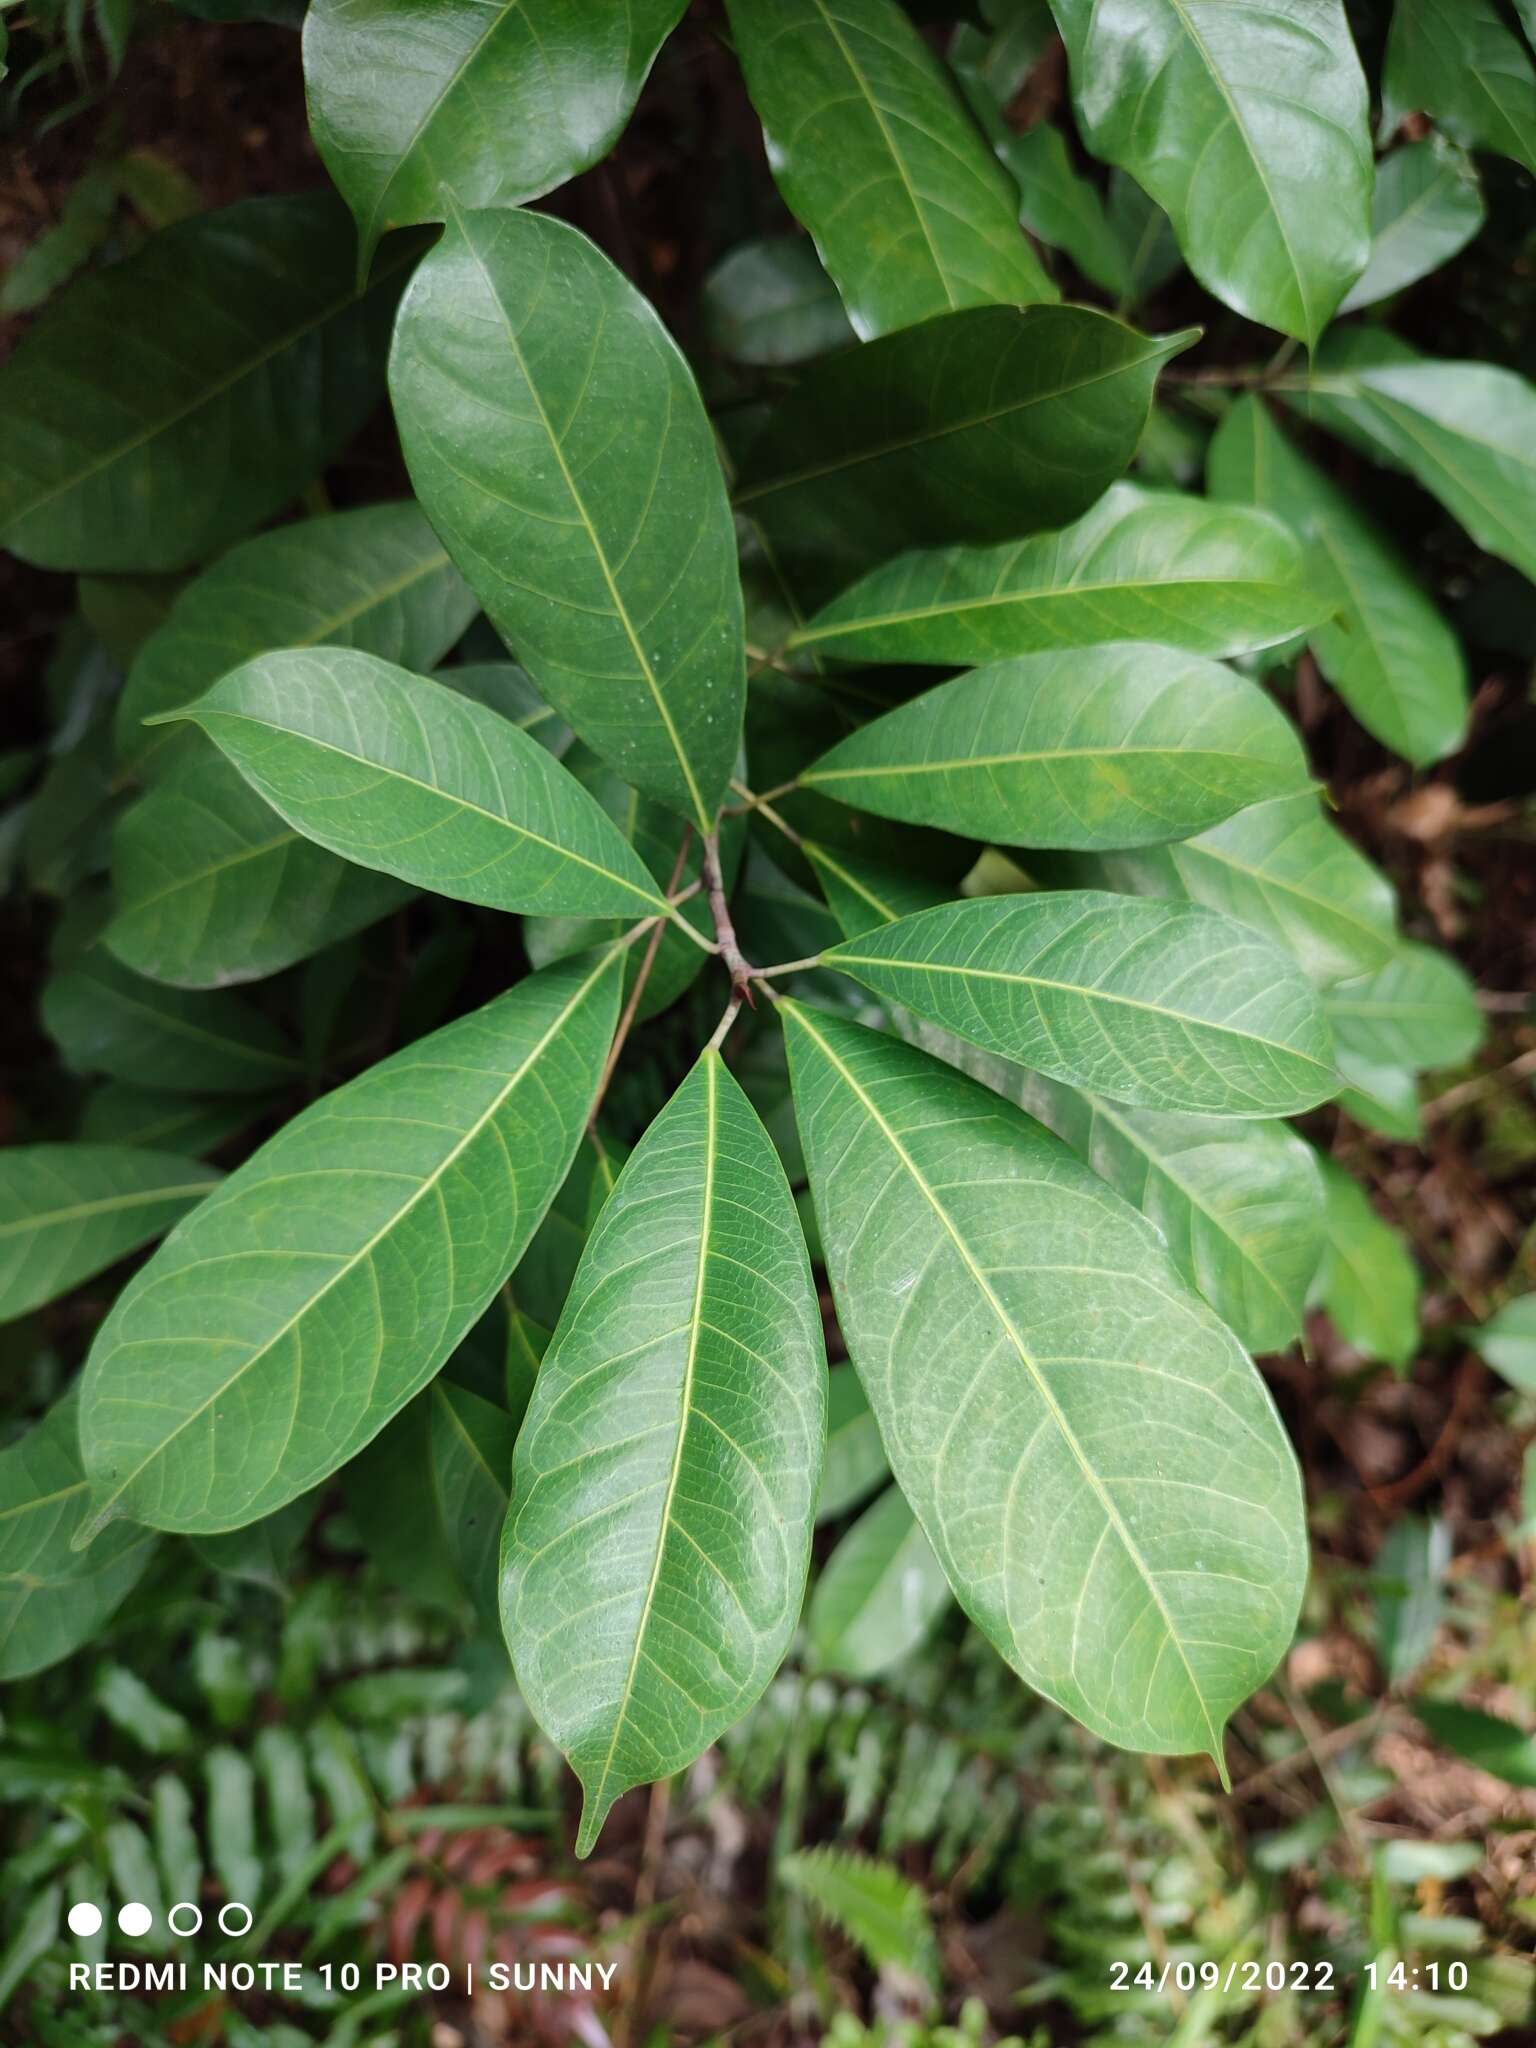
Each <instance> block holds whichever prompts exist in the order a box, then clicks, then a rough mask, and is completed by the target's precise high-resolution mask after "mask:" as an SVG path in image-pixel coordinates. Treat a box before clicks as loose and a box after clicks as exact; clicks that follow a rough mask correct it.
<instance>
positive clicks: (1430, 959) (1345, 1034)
mask: <svg viewBox="0 0 1536 2048" xmlns="http://www.w3.org/2000/svg"><path fill="white" fill-rule="evenodd" d="M1324 1008H1325V1009H1326V1010H1327V1013H1328V1021H1329V1023H1330V1024H1331V1025H1332V1027H1333V1035H1334V1038H1335V1041H1336V1042H1337V1045H1338V1048H1339V1051H1340V1052H1341V1053H1347V1054H1350V1055H1352V1056H1353V1057H1354V1058H1356V1059H1358V1060H1363V1061H1365V1062H1366V1063H1367V1064H1369V1065H1371V1066H1376V1067H1406V1068H1408V1069H1409V1070H1410V1071H1412V1072H1414V1073H1427V1072H1432V1071H1433V1070H1434V1069H1436V1068H1438V1067H1454V1066H1459V1065H1460V1064H1461V1062H1462V1061H1463V1060H1468V1059H1470V1058H1471V1057H1472V1055H1473V1053H1475V1052H1476V1051H1477V1049H1478V1047H1479V1046H1480V1045H1481V1044H1482V1042H1483V1040H1484V1038H1485V1037H1486V1036H1487V1024H1486V1021H1485V1019H1484V1017H1483V1013H1482V1011H1481V1009H1479V1007H1478V1001H1477V990H1476V989H1475V988H1474V987H1473V985H1472V983H1471V982H1470V981H1469V980H1468V978H1467V975H1466V972H1465V970H1464V969H1463V968H1461V967H1460V966H1458V964H1457V963H1456V961H1454V960H1453V959H1451V958H1450V956H1449V955H1448V954H1445V953H1440V952H1437V951H1436V950H1435V949H1434V947H1432V946H1419V945H1415V944H1414V943H1413V941H1412V940H1409V939H1404V940H1401V941H1400V942H1399V944H1398V946H1397V947H1396V949H1395V951H1394V953H1393V956H1392V958H1391V959H1389V960H1388V961H1387V962H1386V963H1385V964H1384V965H1383V966H1381V967H1378V968H1377V969H1376V971H1375V972H1374V973H1373V974H1367V975H1362V976H1360V977H1359V978H1358V979H1356V980H1351V981H1341V982H1338V983H1337V984H1336V985H1335V986H1334V987H1333V988H1331V989H1330V990H1329V991H1328V994H1327V996H1326V997H1325V998H1324Z"/></svg>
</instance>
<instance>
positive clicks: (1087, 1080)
mask: <svg viewBox="0 0 1536 2048" xmlns="http://www.w3.org/2000/svg"><path fill="white" fill-rule="evenodd" d="M826 962H827V965H828V966H829V967H837V968H840V969H842V971H843V972H844V973H847V974H852V975H853V976H855V978H856V979H857V980H859V981H862V982H864V983H865V984H866V986H868V987H869V988H872V989H873V990H874V991H875V993H876V994H877V995H880V996H883V997H885V998H887V999H888V1000H889V1001H891V1002H897V1003H902V1004H904V1005H905V1006H906V1007H907V1008H908V1009H911V1010H915V1011H916V1012H917V1014H918V1015H919V1016H920V1017H927V1018H929V1019H931V1020H932V1022H933V1023H935V1024H939V1025H942V1026H943V1028H944V1029H945V1030H946V1031H956V1032H958V1033H959V1034H960V1035H961V1037H963V1038H968V1039H970V1040H971V1042H972V1044H974V1045H979V1046H980V1047H981V1048H982V1050H983V1051H984V1052H993V1053H997V1054H999V1055H1000V1056H1001V1057H1002V1058H1003V1059H1008V1060H1016V1061H1018V1062H1019V1063H1020V1064H1021V1065H1023V1066H1027V1067H1033V1068H1034V1069H1035V1070H1036V1071H1037V1072H1039V1073H1042V1074H1049V1075H1050V1076H1051V1077H1052V1078H1053V1079H1054V1080H1058V1081H1066V1082H1068V1083H1069V1084H1070V1085H1071V1086H1073V1087H1078V1088H1086V1089H1088V1090H1090V1091H1091V1092H1092V1093H1094V1094H1099V1095H1107V1096H1109V1097H1110V1099H1111V1100H1112V1101H1117V1102H1132V1103H1139V1104H1141V1105H1142V1106H1143V1107H1145V1108H1148V1109H1176V1110H1189V1111H1193V1112H1195V1113H1197V1114H1201V1115H1209V1116H1239V1117H1271V1116H1285V1115H1290V1114H1294V1113H1296V1112H1299V1111H1301V1110H1303V1109H1310V1108H1312V1107H1313V1106H1314V1105H1315V1104H1317V1103H1319V1102H1323V1101H1326V1100H1327V1098H1328V1097H1329V1096H1330V1095H1332V1094H1333V1093H1334V1091H1335V1089H1336V1087H1337V1085H1338V1083H1337V1076H1336V1075H1335V1073H1334V1069H1333V1062H1332V1059H1331V1056H1330V1053H1331V1048H1330V1044H1329V1038H1328V1027H1327V1024H1326V1023H1325V1022H1324V1019H1323V1015H1322V1011H1321V1010H1320V1008H1319V1007H1318V1001H1317V997H1316V994H1315V993H1314V991H1313V989H1312V987H1311V985H1310V983H1308V982H1307V981H1305V980H1304V979H1303V978H1302V976H1301V974H1300V973H1299V972H1298V970H1297V969H1296V968H1295V966H1294V965H1293V964H1292V963H1291V961H1289V960H1288V959H1287V958H1286V957H1285V955H1284V954H1283V953H1281V952H1279V951H1278V950H1277V948H1275V947H1274V946H1272V945H1270V944H1269V942H1268V941H1267V940H1264V939H1261V938H1259V937H1258V936H1257V935H1256V934H1254V933H1252V932H1250V931H1248V930H1247V929H1246V928H1245V927H1244V926H1242V925H1238V924H1234V923H1233V922H1232V920H1231V919H1230V918H1225V917H1221V916H1219V915H1218V914H1217V913H1216V912H1215V911H1211V910H1203V909H1197V908H1196V907H1195V906H1194V905H1193V904H1173V903H1148V902H1138V901H1136V900H1135V899H1134V898H1131V897H1125V896H1111V895H1108V894H1106V893H1104V892H1102V891H1100V890H1096V889H1073V890H1067V891H1063V892H1060V893H1052V892H1044V893H1041V894H1038V895H1025V896H994V897H986V898H982V899H980V900H976V901H971V902H965V903H946V904H942V905H941V906H940V907H939V908H938V909H937V910H925V911H922V912H920V913H919V914H918V915H917V916H916V917H907V918H903V919H902V920H901V922H900V923H899V924H892V925H884V926H882V927H881V928H880V929H879V930H877V931H871V932H866V933H865V934H864V936H863V937H862V938H859V939H852V940H848V941H846V942H845V943H844V944H843V945H841V946H834V947H832V948H831V949H830V951H829V952H828V953H827V955H826Z"/></svg>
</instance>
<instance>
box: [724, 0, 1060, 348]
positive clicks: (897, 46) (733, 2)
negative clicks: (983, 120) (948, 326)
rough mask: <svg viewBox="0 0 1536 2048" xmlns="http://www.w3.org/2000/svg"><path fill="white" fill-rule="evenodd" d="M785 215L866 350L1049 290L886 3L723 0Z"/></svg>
mask: <svg viewBox="0 0 1536 2048" xmlns="http://www.w3.org/2000/svg"><path fill="white" fill-rule="evenodd" d="M727 12H728V13H729V16H730V22H731V28H732V30H733V31H734V33H735V38H736V53H737V55H738V57H739V58H740V60H741V65H742V69H743V70H744V71H745V73H746V76H747V89H748V91H749V92H750V93H751V95H752V103H753V105H754V106H755V107H756V108H757V111H758V113H759V114H760V115H761V117H762V122H763V128H764V131H765V134H766V137H767V142H768V160H769V163H770V164H771V165H772V167H773V174H774V177H775V178H776V179H777V181H778V185H779V189H780V191H781V192H782V193H783V194H784V198H785V200H786V202H787V203H788V205H789V209H790V211H791V212H792V213H793V214H795V215H796V216H797V218H798V219H800V220H802V221H803V222H804V223H805V225H806V226H807V227H808V228H809V229H810V231H811V233H812V235H813V236H814V237H815V240H816V246H817V249H818V250H819V251H820V254H821V260H822V262H823V263H824V264H825V265H826V267H827V270H828V271H829V272H830V273H831V276H832V278H833V280H834V282H835V283H836V285H837V288H838V290H839V291H840V292H841V294H842V298H843V304H844V305H845V306H846V307H847V309H848V317H849V319H850V320H851V321H852V322H853V325H854V328H855V330H856V331H857V332H858V334H859V335H860V337H861V338H863V339H865V340H868V339H869V338H870V337H871V336H873V335H877V334H889V333H890V332H892V331H893V330H894V329H896V328H898V327H914V326H916V325H917V323H918V322H919V321H922V320H929V319H932V318H933V317H934V315H935V314H939V313H952V312H955V311H957V310H958V309H959V308H960V307H962V306H984V305H1013V306H1027V305H1031V304H1034V303H1036V302H1038V301H1041V300H1046V299H1055V298H1056V297H1057V296H1058V294H1057V291H1056V288H1055V286H1054V285H1053V284H1052V283H1051V282H1050V280H1049V278H1047V276H1046V274H1045V272H1044V271H1043V270H1042V269H1041V267H1040V263H1039V260H1038V258H1037V257H1036V256H1035V253H1034V251H1033V250H1032V249H1031V248H1030V246H1029V244H1028V243H1027V242H1026V241H1025V239H1024V237H1023V235H1022V234H1021V233H1020V232H1019V217H1018V202H1017V198H1016V195H1015V193H1014V190H1013V187H1012V185H1011V184H1010V182H1009V180H1008V178H1007V176H1006V175H1005V173H1004V172H1003V170H1002V168H1001V166H1000V165H999V164H998V162H997V159H996V158H995V157H994V156H993V154H992V152H991V151H990V150H989V149H988V148H987V145H986V143H985V142H984V141H983V139H982V137H981V135H980V133H979V132H978V130H977V128H976V126H975V124H974V122H973V121H972V120H971V119H970V117H969V116H968V115H967V113H966V111H965V108H964V107H963V106H962V104H961V102H960V99H959V96H958V94H957V93H956V92H955V89H954V86H953V85H952V84H951V82H950V81H949V79H948V78H947V77H946V76H945V74H944V72H943V70H942V68H941V66H940V65H939V63H938V61H937V60H936V58H935V57H934V55H933V53H932V51H931V50H930V49H929V48H928V46H927V44H926V43H925V42H924V41H923V39H922V37H921V36H920V35H919V34H918V32H917V30H916V28H914V26H913V25H912V22H911V21H910V20H909V18H908V17H907V16H906V15H905V14H903V12H902V10H901V8H900V7H899V6H897V5H896V4H895V0H835V4H834V0H727Z"/></svg>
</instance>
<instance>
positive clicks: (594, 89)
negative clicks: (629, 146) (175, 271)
mask: <svg viewBox="0 0 1536 2048" xmlns="http://www.w3.org/2000/svg"><path fill="white" fill-rule="evenodd" d="M685 5H686V0H625V4H624V5H623V6H608V5H601V4H600V5H598V6H595V7H591V6H583V7H577V8H574V9H573V8H572V6H571V5H570V0H470V4H463V5H460V4H449V5H443V4H440V0H314V4H313V5H312V6H311V7H310V9H309V11H308V13H307V14H306V16H305V19H304V83H305V88H306V91H307V94H308V98H309V119H310V126H311V128H312V130H313V132H314V138H315V142H316V144H317V146H318V148H319V150H320V154H321V156H322V157H324V159H325V164H326V168H327V170H329V172H330V174H331V176H332V177H333V178H334V179H335V180H336V184H337V187H338V189H339V190H340V192H341V194H342V197H343V198H344V199H345V200H346V202H347V204H348V205H349V206H350V207H351V208H352V211H353V212H354V213H355V214H356V216H357V226H358V239H359V244H360V247H359V259H360V261H361V262H362V263H363V264H364V265H365V266H366V264H367V261H368V258H369V256H370V255H371V254H372V251H373V247H374V244H375V243H376V242H377V240H378V238H379V236H380V235H381V234H383V233H384V232H385V231H386V230H387V229H389V228H398V227H405V226H408V225H410V224H411V223H412V222H416V221H431V220H445V219H446V218H447V212H448V206H449V203H450V201H449V195H450V194H451V195H452V199H453V200H454V201H456V202H457V203H458V204H459V205H460V206H519V205H521V204H522V202H523V201H524V200H525V199H537V198H538V197H539V196H540V195H541V194H542V193H545V192H549V191H552V190H553V189H554V187H555V186H556V185H563V184H564V183H565V181H566V179H567V178H574V177H575V175H576V174H577V172H578V171H584V170H585V169H586V168H587V166H588V165H589V164H595V163H596V162H597V160H598V159H599V157H602V156H606V155H607V153H608V150H609V149H610V147H611V146H612V144H613V143H614V141H615V140H616V139H617V137H618V135H619V133H620V131H621V129H622V128H623V126H624V124H625V122H626V121H627V120H628V119H629V115H630V110H631V109H632V108H633V106H634V103H635V100H636V97H637V96H638V94H639V91H640V88H641V86H642V85H643V84H644V83H645V78H646V74H647V72H649V70H650V68H651V65H652V63H653V61H654V59H655V56H656V52H657V51H658V49H660V47H661V44H662V42H663V40H664V39H665V38H666V36H667V35H668V34H669V33H670V32H671V30H672V28H673V26H674V25H675V23H676V21H677V18H678V16H679V15H680V14H681V13H682V12H683V10H684V7H685Z"/></svg>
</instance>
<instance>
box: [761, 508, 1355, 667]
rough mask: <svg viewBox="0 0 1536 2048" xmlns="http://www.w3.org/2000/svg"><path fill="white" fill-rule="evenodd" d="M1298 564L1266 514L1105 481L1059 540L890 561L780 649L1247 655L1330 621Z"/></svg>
mask: <svg viewBox="0 0 1536 2048" xmlns="http://www.w3.org/2000/svg"><path fill="white" fill-rule="evenodd" d="M1305 567H1306V564H1305V560H1304V557H1303V555H1302V551H1301V548H1300V546H1299V544H1298V542H1297V541H1296V539H1295V537H1294V535H1292V534H1291V533H1290V531H1289V530H1288V529H1287V528H1286V527H1284V526H1283V525H1282V524H1281V523H1280V521H1279V520H1278V519H1275V518H1272V517H1270V516H1269V515H1267V514H1260V513H1255V512H1250V511H1247V510H1241V511H1240V510H1238V509H1237V508H1236V507H1232V506H1222V505H1210V504H1206V503H1204V502H1203V501H1202V500H1200V499H1198V498H1181V497H1176V496H1174V495H1173V494H1172V493H1170V492H1161V491H1146V490H1142V489H1141V488H1140V487H1139V486H1137V485H1135V484H1128V483H1119V484H1112V485H1111V486H1110V488H1109V490H1107V491H1106V492H1105V494H1104V496H1103V497H1102V498H1101V499H1100V500H1099V502H1098V503H1097V504H1096V505H1095V506H1094V507H1093V508H1092V510H1091V511H1089V512H1088V513H1086V514H1085V515H1084V517H1083V518H1081V519H1079V520H1078V521H1077V522H1076V523H1075V524H1074V525H1072V526H1069V527H1067V528H1065V529H1064V530H1063V531H1061V532H1059V533H1048V534H1040V535H1038V536H1036V537H1035V538H1033V539H1029V540H1021V541H1013V542H1011V543H1009V544H1008V545H1006V546H1004V547H998V548H965V547H955V548H941V549H935V550H933V551H932V552H929V553H923V554H911V555H902V556H898V558H897V559H896V560H895V561H894V562H890V563H888V564H887V565H886V566H885V567H884V568H882V569H876V570H875V571H874V573H873V574H872V575H869V576H866V577H865V578H864V579H863V580H862V581H861V582H859V583H857V584H855V585H854V587H853V589H852V590H848V591H845V592H844V593H843V595H842V596H841V597H839V598H837V599H835V600H834V601H833V603H831V604H830V605H828V606H827V607H826V609H825V610H824V611H821V612H819V613H818V614H817V616H816V617H815V618H814V619H812V620H811V621H810V623H809V624H808V625H807V626H805V627H803V628H802V629H801V630H800V631H799V632H798V633H796V634H794V635H793V636H792V637H791V640H790V643H789V644H790V646H791V647H796V648H800V647H813V648H815V649H816V651H817V652H818V653H826V654H833V655H836V656H837V657H838V658H839V659H841V660H849V661H926V662H946V663H947V662H957V663H966V664H972V663H974V664H978V665H979V664H980V663H982V662H987V661H996V660H999V659H1000V658H1002V657H1004V656H1007V655H1015V654H1033V653H1038V652H1043V651H1046V650H1049V649H1054V648H1060V647H1091V646H1095V645H1097V644H1098V643H1100V642H1102V641H1107V640H1147V641H1158V642H1161V643H1162V644H1163V645H1164V646H1168V647H1182V648H1186V649H1188V651H1189V652H1190V653H1192V654H1206V655H1228V654H1246V653H1249V652H1251V651H1252V650H1253V649H1255V648H1260V647H1269V646H1273V645H1274V644H1275V643H1277V642H1278V641H1282V640H1287V639H1289V638H1290V637H1291V635H1292V634H1294V633H1299V632H1303V631H1305V630H1306V628H1307V627H1309V626H1315V625H1316V624H1318V622H1319V621H1320V620H1321V619H1323V618H1324V617H1326V616H1327V613H1328V611H1329V609H1330V608H1331V607H1330V600H1329V598H1328V597H1327V596H1326V594H1319V593H1318V592H1316V591H1315V590H1313V589H1311V588H1309V587H1308V584H1307V582H1306V581H1305V577H1304V571H1305Z"/></svg>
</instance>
